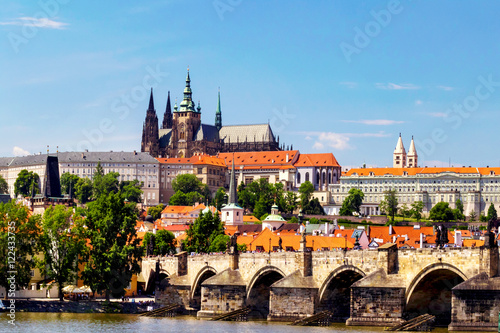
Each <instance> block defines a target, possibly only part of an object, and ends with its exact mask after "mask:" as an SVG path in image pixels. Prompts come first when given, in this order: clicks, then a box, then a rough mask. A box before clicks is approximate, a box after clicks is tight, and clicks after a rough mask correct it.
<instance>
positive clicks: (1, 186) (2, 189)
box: [0, 175, 9, 194]
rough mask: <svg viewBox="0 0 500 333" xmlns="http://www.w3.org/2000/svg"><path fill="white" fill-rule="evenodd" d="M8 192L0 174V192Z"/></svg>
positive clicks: (7, 186) (7, 187)
mask: <svg viewBox="0 0 500 333" xmlns="http://www.w3.org/2000/svg"><path fill="white" fill-rule="evenodd" d="M4 193H5V194H6V193H9V185H8V184H7V181H6V180H5V179H4V178H3V177H2V176H1V175H0V194H4Z"/></svg>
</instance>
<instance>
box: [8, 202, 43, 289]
mask: <svg viewBox="0 0 500 333" xmlns="http://www.w3.org/2000/svg"><path fill="white" fill-rule="evenodd" d="M39 220H40V215H31V214H30V213H29V209H28V208H27V207H26V206H23V205H22V204H16V203H15V201H11V202H7V203H0V286H3V287H4V288H5V289H7V290H9V286H10V284H11V283H14V284H15V286H16V289H21V288H24V287H27V286H28V285H29V282H30V280H31V270H32V269H33V268H34V267H35V260H34V255H35V254H36V247H37V238H38V234H39V227H38V222H39ZM10 253H14V256H15V257H14V258H12V255H9V254H10ZM13 259H15V260H13ZM12 271H14V272H16V273H15V275H14V279H12V276H13V274H12V273H10V272H12ZM7 296H8V297H13V295H10V294H9V293H8V294H7Z"/></svg>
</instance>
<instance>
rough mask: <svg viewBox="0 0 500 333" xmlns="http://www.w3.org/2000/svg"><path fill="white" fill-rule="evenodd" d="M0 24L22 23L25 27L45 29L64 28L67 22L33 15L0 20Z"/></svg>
mask: <svg viewBox="0 0 500 333" xmlns="http://www.w3.org/2000/svg"><path fill="white" fill-rule="evenodd" d="M0 25H23V26H27V27H37V28H47V29H58V30H62V29H66V26H68V25H69V24H68V23H64V22H58V21H54V20H51V19H49V18H44V17H42V18H35V17H18V18H16V19H14V20H12V21H4V22H0Z"/></svg>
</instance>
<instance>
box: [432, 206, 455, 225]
mask: <svg viewBox="0 0 500 333" xmlns="http://www.w3.org/2000/svg"><path fill="white" fill-rule="evenodd" d="M453 218H454V215H453V211H452V210H451V208H450V207H449V204H448V203H447V202H443V201H441V202H438V203H437V204H436V205H434V207H432V208H431V211H430V212H429V219H431V220H433V221H444V222H448V221H451V220H453Z"/></svg>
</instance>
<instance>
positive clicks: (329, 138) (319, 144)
mask: <svg viewBox="0 0 500 333" xmlns="http://www.w3.org/2000/svg"><path fill="white" fill-rule="evenodd" d="M302 134H305V135H307V136H309V137H315V138H316V139H315V141H314V144H313V146H312V148H313V149H315V150H323V149H325V148H328V147H330V148H334V149H337V150H346V149H353V147H352V146H351V145H350V144H349V141H350V140H351V138H367V137H372V138H381V137H387V136H390V135H389V134H386V133H384V132H378V133H334V132H308V133H302Z"/></svg>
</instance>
